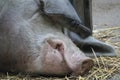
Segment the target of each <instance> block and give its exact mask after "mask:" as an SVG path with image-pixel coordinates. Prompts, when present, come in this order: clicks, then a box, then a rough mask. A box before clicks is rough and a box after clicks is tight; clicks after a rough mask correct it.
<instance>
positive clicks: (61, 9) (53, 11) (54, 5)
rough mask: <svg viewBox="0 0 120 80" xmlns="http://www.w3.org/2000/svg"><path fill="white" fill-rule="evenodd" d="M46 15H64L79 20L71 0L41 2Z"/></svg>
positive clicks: (42, 0) (44, 0)
mask: <svg viewBox="0 0 120 80" xmlns="http://www.w3.org/2000/svg"><path fill="white" fill-rule="evenodd" d="M41 2H42V4H41V5H43V11H44V13H45V14H46V15H64V16H66V17H69V18H71V19H78V18H79V17H78V15H77V13H76V11H75V9H74V8H73V6H72V4H71V3H70V1H69V0H41Z"/></svg>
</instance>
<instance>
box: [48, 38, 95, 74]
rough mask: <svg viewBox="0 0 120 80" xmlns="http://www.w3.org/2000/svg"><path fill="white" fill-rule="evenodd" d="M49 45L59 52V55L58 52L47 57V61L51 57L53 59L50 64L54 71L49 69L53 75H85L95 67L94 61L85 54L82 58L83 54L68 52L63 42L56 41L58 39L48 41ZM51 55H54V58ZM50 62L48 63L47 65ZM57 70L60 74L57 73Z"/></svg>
mask: <svg viewBox="0 0 120 80" xmlns="http://www.w3.org/2000/svg"><path fill="white" fill-rule="evenodd" d="M47 43H48V44H49V45H50V47H52V49H53V50H57V52H58V53H57V52H56V53H54V54H50V55H48V56H47V59H48V58H49V56H50V57H51V62H52V63H51V62H50V61H48V62H49V66H51V67H52V69H49V67H47V69H48V72H51V74H52V73H53V74H59V73H65V74H67V73H71V74H72V75H73V76H77V75H84V74H85V73H87V72H88V71H89V70H90V69H91V68H92V67H93V65H94V62H93V60H92V59H90V58H88V57H86V56H85V55H83V54H82V56H81V53H69V52H67V50H66V46H65V44H64V43H63V42H62V41H61V40H56V39H54V40H47ZM68 47H69V46H68ZM51 55H53V56H54V57H53V56H51ZM49 59H50V58H49ZM57 60H58V62H57ZM48 62H47V61H46V63H47V64H48ZM63 63H64V64H63ZM47 66H48V65H47ZM55 66H56V67H57V68H56V67H55ZM65 68H68V69H65ZM56 70H57V71H58V72H55V71H56ZM64 71H65V72H64Z"/></svg>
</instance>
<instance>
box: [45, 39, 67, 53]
mask: <svg viewBox="0 0 120 80" xmlns="http://www.w3.org/2000/svg"><path fill="white" fill-rule="evenodd" d="M47 42H48V43H49V45H50V46H51V47H52V48H53V49H55V50H57V51H59V52H60V53H64V48H65V47H64V43H63V42H62V41H61V40H47Z"/></svg>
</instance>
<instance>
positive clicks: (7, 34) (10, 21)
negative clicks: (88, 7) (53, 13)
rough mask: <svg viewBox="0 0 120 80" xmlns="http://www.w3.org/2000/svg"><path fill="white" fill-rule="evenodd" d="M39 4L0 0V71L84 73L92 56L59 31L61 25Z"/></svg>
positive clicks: (55, 73)
mask: <svg viewBox="0 0 120 80" xmlns="http://www.w3.org/2000/svg"><path fill="white" fill-rule="evenodd" d="M43 1H48V2H49V1H50V0H43ZM51 1H52V0H51ZM56 1H62V2H63V3H66V2H67V3H69V1H68V0H56ZM41 5H42V4H41V3H40V0H0V71H1V72H18V73H19V72H21V73H27V74H31V75H33V74H39V75H49V76H51V75H56V76H61V75H68V74H72V75H84V74H85V73H87V72H88V71H89V70H90V69H91V68H92V67H93V64H94V62H93V60H92V59H91V58H89V57H87V56H86V55H85V54H84V53H83V52H82V51H81V50H80V49H79V48H77V47H76V45H74V43H73V42H72V41H71V39H69V38H68V37H67V36H65V35H64V34H63V31H62V29H63V26H64V25H60V24H59V23H57V22H54V20H51V18H50V17H49V16H47V15H46V14H45V13H43V11H42V9H41V8H42V7H41ZM65 5H67V4H65ZM73 17H74V16H73ZM65 26H66V25H65ZM67 26H68V27H69V26H70V25H67Z"/></svg>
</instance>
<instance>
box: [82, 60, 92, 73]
mask: <svg viewBox="0 0 120 80" xmlns="http://www.w3.org/2000/svg"><path fill="white" fill-rule="evenodd" d="M93 65H94V62H93V60H92V59H87V60H85V61H83V62H82V67H81V70H82V71H81V75H83V74H85V73H87V72H88V71H89V70H90V69H91V68H92V67H93Z"/></svg>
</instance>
